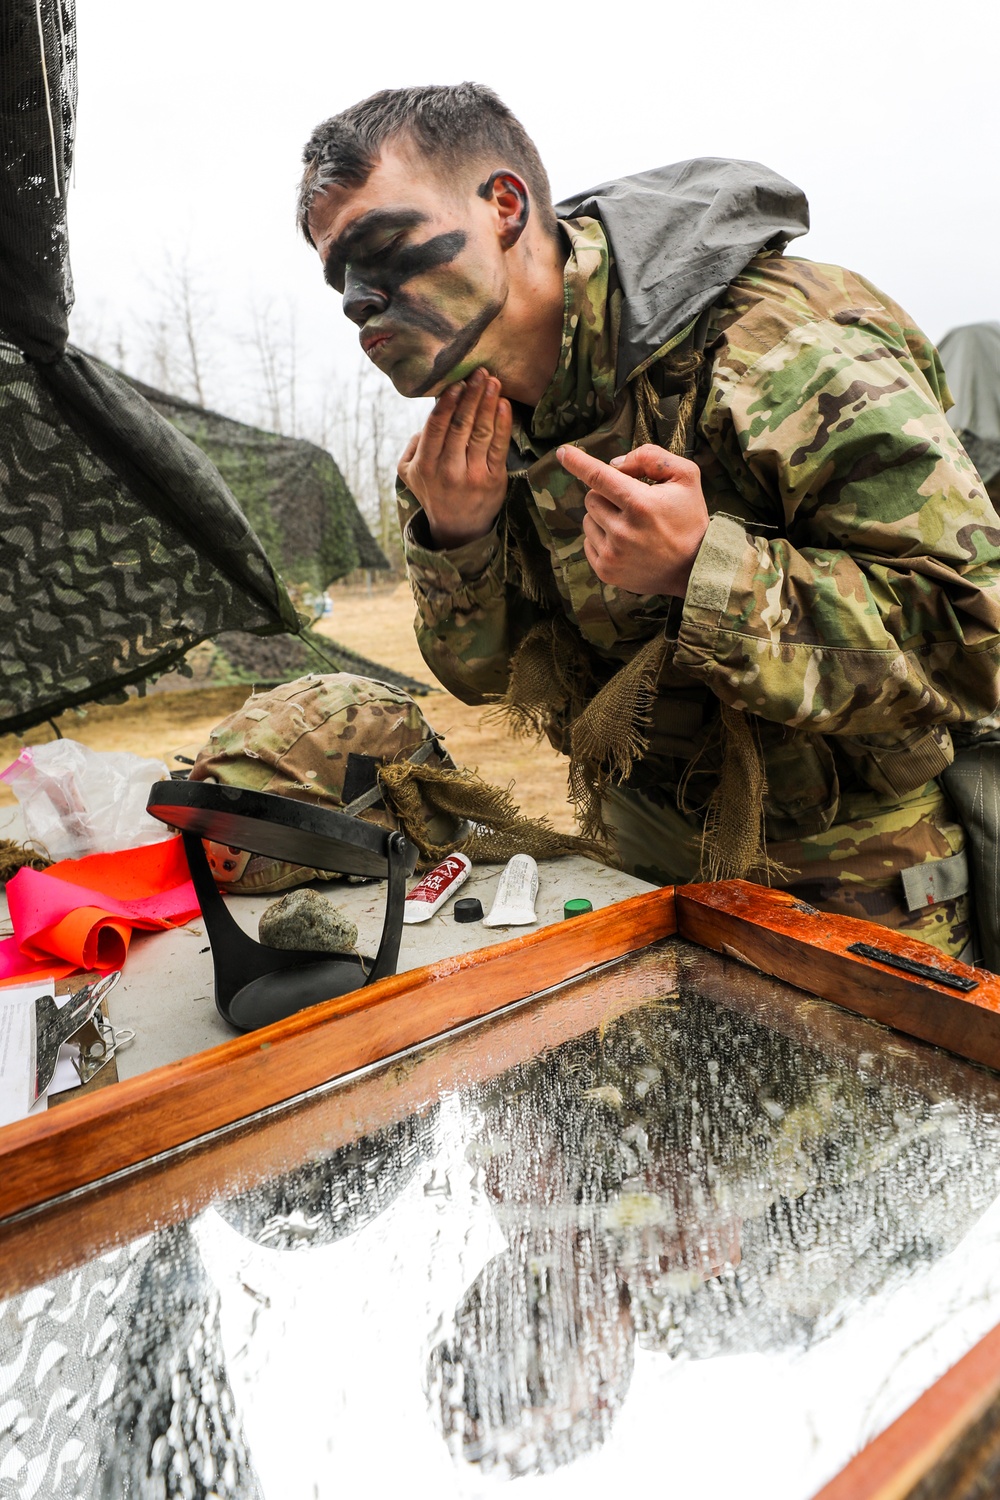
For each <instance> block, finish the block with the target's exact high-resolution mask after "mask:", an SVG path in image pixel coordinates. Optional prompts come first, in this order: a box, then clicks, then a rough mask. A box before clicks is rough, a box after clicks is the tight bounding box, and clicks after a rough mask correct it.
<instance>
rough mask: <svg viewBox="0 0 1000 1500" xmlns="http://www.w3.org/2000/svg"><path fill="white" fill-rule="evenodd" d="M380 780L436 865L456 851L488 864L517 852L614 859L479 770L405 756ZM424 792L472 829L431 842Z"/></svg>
mask: <svg viewBox="0 0 1000 1500" xmlns="http://www.w3.org/2000/svg"><path fill="white" fill-rule="evenodd" d="M378 780H379V786H380V787H381V789H382V795H383V797H384V798H385V801H386V804H387V806H388V807H389V808H390V809H391V810H392V812H394V813H395V815H396V817H397V819H398V820H399V824H400V827H401V828H402V830H403V832H404V833H405V834H406V836H407V838H409V839H411V840H412V841H413V843H414V844H416V846H417V848H418V849H419V850H420V853H421V856H422V859H423V860H424V861H426V862H428V863H431V864H436V863H437V861H438V860H441V859H444V858H445V857H446V856H447V855H449V854H453V853H455V851H456V850H461V852H462V853H463V854H467V855H468V856H469V858H470V859H471V860H473V861H476V860H484V861H486V862H488V863H494V862H496V863H499V862H501V861H504V860H508V859H510V858H512V856H513V855H515V854H530V855H532V856H533V857H534V858H535V859H555V858H557V857H558V856H559V855H562V854H582V855H584V856H586V858H588V859H598V860H606V859H607V858H608V851H607V849H606V848H605V847H603V846H601V845H599V844H597V843H595V842H594V841H593V840H590V839H586V838H577V837H576V836H575V835H574V834H570V833H559V832H558V831H557V830H556V829H555V828H552V827H550V825H549V823H548V822H547V820H546V819H545V818H525V817H524V816H522V814H521V810H520V808H518V807H517V806H516V805H515V803H514V801H513V799H512V798H511V795H510V792H509V791H508V790H506V789H504V788H503V787H497V786H491V785H490V784H489V782H487V781H483V780H482V778H481V777H480V776H477V775H476V773H475V772H474V771H470V770H466V769H464V768H460V769H458V770H448V769H446V768H445V767H441V766H431V765H427V764H424V765H414V763H413V762H412V761H409V760H403V761H394V762H392V763H390V764H389V765H386V766H382V767H381V768H380V769H379V773H378ZM421 795H422V796H423V801H424V803H428V804H430V806H431V807H433V808H435V809H436V810H437V811H438V812H442V813H446V814H448V815H449V816H451V817H453V818H459V819H463V820H466V821H468V822H469V823H470V824H471V825H472V831H471V832H470V833H468V834H466V835H465V836H464V837H460V838H458V839H456V840H455V841H454V842H453V843H450V844H432V843H430V842H429V841H428V837H427V819H426V815H425V812H424V811H423V808H422V806H421Z"/></svg>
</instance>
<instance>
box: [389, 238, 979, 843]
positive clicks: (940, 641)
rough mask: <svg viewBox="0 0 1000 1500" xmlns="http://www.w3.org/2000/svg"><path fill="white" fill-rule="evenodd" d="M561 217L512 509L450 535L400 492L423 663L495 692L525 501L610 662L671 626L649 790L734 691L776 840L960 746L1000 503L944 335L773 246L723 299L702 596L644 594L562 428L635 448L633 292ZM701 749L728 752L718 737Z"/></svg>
mask: <svg viewBox="0 0 1000 1500" xmlns="http://www.w3.org/2000/svg"><path fill="white" fill-rule="evenodd" d="M562 228H563V230H564V232H565V234H566V236H567V238H568V241H569V244H570V247H571V249H570V254H569V257H568V260H567V264H566V282H565V287H566V314H565V327H564V336H563V347H562V355H561V358H560V363H559V366H558V368H557V370H556V373H555V376H554V378H553V381H552V384H551V386H550V388H549V390H548V391H547V392H546V394H545V396H544V397H543V398H542V400H541V402H540V403H539V405H538V406H537V407H536V408H535V411H534V413H533V414H524V417H525V420H524V422H523V425H521V426H519V427H516V429H515V446H516V448H517V451H518V454H519V459H518V462H519V464H520V470H519V471H518V472H515V473H513V474H512V478H511V483H510V485H509V487H508V496H507V501H506V504H505V508H504V512H502V513H501V517H500V524H499V526H498V528H497V529H496V530H494V531H493V532H492V533H491V534H490V535H489V536H487V537H484V538H482V539H481V540H477V541H474V542H470V543H468V544H467V545H465V546H462V547H458V548H455V549H453V550H450V551H435V550H433V548H432V547H431V546H430V542H429V537H428V535H427V533H426V527H425V523H424V522H423V517H422V513H421V512H420V509H419V506H418V504H417V502H416V501H415V499H414V498H413V496H412V495H410V494H409V493H408V492H407V491H405V490H403V491H401V495H400V507H401V521H402V526H403V537H404V545H405V550H406V556H407V562H408V566H409V572H410V580H411V584H412V588H413V592H414V596H415V599H416V604H417V609H418V620H417V635H418V639H419V643H420V648H421V650H422V652H423V655H424V658H425V660H426V661H427V663H428V665H429V666H430V668H431V670H432V671H433V672H434V674H435V676H436V677H437V678H438V679H439V680H440V681H441V682H442V683H443V684H444V685H445V686H446V687H447V688H448V689H449V690H450V691H451V692H453V693H454V694H455V695H456V696H457V697H459V698H461V699H463V700H464V701H466V702H470V703H477V702H485V701H487V700H488V699H489V697H490V695H492V694H498V693H502V692H503V690H504V688H505V685H506V681H507V671H508V663H509V661H510V658H511V655H512V653H513V652H514V651H515V649H516V647H517V645H518V643H519V641H520V640H521V639H523V636H524V634H525V632H526V631H527V629H528V628H530V626H531V624H532V623H533V622H534V621H535V620H536V619H537V618H538V613H539V610H538V607H537V606H536V605H534V604H532V603H531V602H529V600H528V599H527V598H526V597H525V596H524V593H523V591H521V590H520V589H519V588H518V585H517V581H516V578H515V577H513V576H512V575H511V571H510V567H509V561H508V555H507V549H506V548H505V545H504V536H505V530H504V528H505V523H506V520H507V518H508V516H513V515H514V514H521V515H526V517H527V518H528V520H529V521H530V528H529V529H531V530H532V535H533V536H537V539H538V545H539V546H540V548H541V549H544V550H543V552H542V553H541V555H542V556H543V558H544V559H545V562H546V564H547V567H548V568H549V569H550V571H551V577H552V579H553V581H554V583H555V586H556V589H557V591H558V607H559V608H561V610H562V611H563V613H564V614H565V616H566V617H567V618H568V620H569V621H570V622H571V623H572V624H573V626H574V627H575V629H576V630H577V631H578V632H579V633H580V635H581V636H582V638H583V639H584V640H585V641H586V643H587V644H588V646H589V647H590V650H591V653H592V655H593V657H594V659H595V660H597V661H599V662H603V663H604V664H605V666H606V670H607V674H608V676H610V675H611V673H612V672H614V671H615V670H616V669H617V667H618V666H620V665H621V663H622V662H623V661H625V660H627V659H628V658H629V656H630V655H631V654H633V653H634V651H635V650H636V649H637V648H638V646H639V645H641V644H642V643H643V642H644V641H646V640H648V639H649V638H650V636H651V635H652V634H653V633H654V632H657V631H660V630H664V631H665V634H666V637H667V639H668V641H669V652H668V657H667V661H666V665H665V667H664V669H663V671H662V673H661V676H660V680H659V686H658V698H657V703H656V706H655V711H654V719H653V726H652V735H651V741H650V746H649V751H648V753H647V755H646V756H645V758H644V760H643V762H642V763H641V765H640V766H639V768H638V772H637V774H636V777H635V778H634V784H635V785H636V786H637V787H639V788H640V789H642V790H643V791H647V790H655V793H656V794H657V795H659V796H663V795H664V794H665V793H666V794H667V795H668V796H669V797H670V798H673V797H674V795H675V789H676V786H677V784H678V781H679V780H680V777H681V775H682V773H683V770H684V767H685V766H686V765H687V764H688V762H689V761H690V760H691V759H692V757H693V756H695V755H698V754H700V753H701V752H702V751H703V750H704V748H705V746H706V742H707V741H709V740H710V733H709V730H710V726H711V723H712V721H713V719H714V718H715V717H716V715H717V709H718V702H719V700H721V701H722V702H724V703H727V704H729V705H732V706H734V707H736V708H740V709H744V710H747V711H749V713H750V714H752V715H753V716H754V724H755V727H756V728H757V729H758V731H759V737H760V741H761V745H762V749H763V752H764V760H765V769H766V772H767V778H768V787H769V792H768V801H767V804H766V811H767V815H768V816H767V834H768V839H769V840H772V839H773V840H779V841H780V840H782V839H790V838H796V837H802V836H807V835H809V834H812V833H817V832H820V831H823V830H825V829H827V828H829V827H830V826H831V824H833V823H834V822H835V821H836V820H837V817H838V806H839V802H840V798H841V794H842V793H843V792H844V791H847V790H854V791H864V790H865V789H873V790H874V791H875V792H876V793H881V794H883V795H886V796H888V797H894V796H898V795H900V794H905V793H906V792H908V791H910V790H912V789H913V788H916V787H922V786H924V785H925V784H926V783H928V782H929V781H930V780H931V779H932V778H933V777H935V776H937V775H938V774H939V773H940V771H941V770H942V769H943V768H944V767H945V766H946V765H947V764H948V761H949V759H950V757H951V746H950V735H949V733H948V729H947V726H948V725H950V724H957V723H962V722H966V721H971V720H975V719H978V718H979V717H980V716H982V715H984V714H986V713H989V712H991V711H992V710H993V709H994V708H995V706H996V704H997V701H998V698H1000V675H998V674H1000V636H998V631H1000V588H998V575H1000V522H998V519H997V516H996V514H995V512H994V510H993V508H992V506H991V504H990V503H989V500H988V498H987V497H986V495H985V493H984V489H983V485H982V483H981V481H980V479H979V476H978V474H977V473H976V471H975V469H974V468H973V466H972V464H971V463H970V461H969V459H968V457H967V456H966V454H965V452H964V450H963V449H962V447H961V445H960V444H959V442H958V440H957V438H956V437H955V436H954V434H953V433H952V431H951V429H950V428H949V426H948V423H947V421H946V420H945V416H944V410H945V409H946V407H947V406H948V405H950V400H949V397H948V393H947V389H946V387H945V384H944V376H943V372H942V369H941V366H940V362H939V360H938V358H937V355H936V352H935V350H934V349H933V347H932V346H931V345H930V344H929V342H928V341H927V339H926V338H925V337H924V336H923V334H921V333H920V331H919V330H918V329H916V328H915V327H914V326H913V325H912V323H911V322H910V320H909V319H908V318H907V316H906V314H905V313H904V312H903V311H902V310H901V309H900V308H899V307H898V306H896V305H895V304H894V303H893V302H891V301H890V300H889V299H888V298H887V297H885V296H884V295H883V294H882V293H880V292H878V291H877V290H876V289H875V288H874V287H872V286H871V285H870V284H869V283H868V282H866V281H864V280H863V279H862V278H861V277H859V276H856V275H854V274H852V273H851V272H849V271H846V270H843V269H841V268H839V267H835V266H823V265H817V264H813V263H810V262H808V261H805V260H801V259H793V258H790V257H784V256H781V255H780V254H775V253H763V254H759V255H757V256H755V257H754V258H753V259H752V260H751V261H750V263H749V264H748V265H747V267H746V269H745V270H744V271H743V273H742V274H740V275H739V276H738V277H737V278H736V279H735V280H734V281H733V282H732V283H731V284H730V285H729V287H728V288H727V290H726V291H725V293H724V294H723V296H722V297H721V299H720V300H718V301H717V303H716V304H715V306H714V307H713V308H712V310H711V315H710V324H709V331H708V338H707V344H706V354H707V358H706V365H705V369H706V378H705V379H704V380H703V382H702V385H701V389H700V393H699V398H698V415H697V419H696V430H695V437H694V444H693V447H691V446H690V445H689V452H690V453H691V456H692V457H693V458H694V460H695V461H696V462H697V463H698V465H699V467H700V468H701V471H702V482H703V488H704V492H705V495H706V499H707V502H708V508H709V511H710V513H711V521H710V524H709V528H708V531H707V533H706V535H705V538H704V541H703V543H702V546H701V549H700V551H699V553H698V556H697V558H696V561H695V565H694V569H693V572H692V575H691V580H690V584H689V587H688V591H687V596H686V598H685V599H684V600H683V601H681V600H677V599H669V598H664V597H647V596H638V595H635V594H631V593H629V592H627V591H626V590H624V589H620V588H615V587H613V586H611V585H608V584H604V583H602V582H601V581H600V579H599V578H597V576H596V575H595V574H594V572H593V570H592V569H591V567H590V565H589V563H588V562H587V559H586V556H585V554H584V550H583V531H582V521H583V516H584V504H583V501H584V489H583V486H582V485H580V484H579V482H578V481H576V480H575V479H573V478H572V477H571V476H570V475H568V474H567V473H566V472H565V471H564V470H563V469H562V468H561V467H560V466H559V465H558V463H557V462H556V459H555V456H554V449H555V447H556V446H557V444H558V443H559V442H565V441H572V442H575V443H577V444H578V446H579V447H581V448H582V449H584V450H585V451H587V452H590V453H592V454H594V455H595V456H597V457H598V458H601V459H603V460H609V459H611V458H612V457H614V456H615V455H617V454H621V453H625V452H627V451H629V450H630V449H631V448H632V447H634V446H635V440H634V429H635V420H636V404H635V381H636V378H637V377H638V376H639V375H640V374H642V373H643V369H642V367H641V368H640V369H638V370H635V371H632V372H631V373H630V375H629V377H628V379H627V380H626V381H625V382H623V383H621V384H620V386H619V388H618V389H617V392H616V378H615V350H616V348H617V347H618V345H617V337H616V329H617V323H618V319H619V316H620V309H621V293H620V291H619V290H618V288H617V285H616V275H615V269H614V265H613V263H612V261H611V257H610V255H609V251H608V245H607V240H606V237H605V235H604V232H603V229H602V226H601V225H600V223H599V222H598V221H596V220H593V219H586V218H582V219H577V220H575V221H568V222H567V221H563V222H562ZM690 332H691V330H690V328H689V329H687V330H685V333H686V334H687V335H690ZM672 345H673V346H674V347H676V346H678V345H681V346H683V337H682V338H681V339H676V340H673V341H672ZM670 358H671V348H670V347H665V348H664V349H662V350H661V351H660V353H659V354H658V355H657V356H655V357H654V360H653V361H652V362H648V363H647V366H646V373H647V374H648V375H649V376H650V377H652V380H653V384H654V386H655V385H656V384H657V377H658V375H659V374H660V373H666V376H667V378H666V379H665V380H662V381H661V382H660V384H661V386H662V388H663V389H664V390H666V391H669V389H670V379H669V369H670ZM668 406H669V396H668V397H665V398H664V408H665V413H666V408H667V407H668ZM668 415H669V414H668V413H666V414H665V418H664V432H663V439H664V440H665V439H666V438H667V437H668V436H669V432H668V429H669V426H670V424H669V421H668V420H667V417H668ZM702 763H703V764H704V765H706V766H707V767H708V772H707V774H709V775H711V774H712V773H711V756H710V755H709V756H707V757H706V756H702ZM703 779H704V778H703ZM708 790H710V788H706V787H702V789H701V791H702V794H703V795H704V794H706V793H707V791H708ZM940 852H942V853H947V852H948V850H947V849H942V850H941V851H940Z"/></svg>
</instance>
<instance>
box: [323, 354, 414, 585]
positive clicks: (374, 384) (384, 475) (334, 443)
mask: <svg viewBox="0 0 1000 1500" xmlns="http://www.w3.org/2000/svg"><path fill="white" fill-rule="evenodd" d="M421 420H422V413H421V412H420V411H419V410H417V411H415V410H414V407H413V405H412V403H410V402H405V403H404V401H403V398H402V397H400V396H397V395H396V393H395V391H394V390H393V389H392V387H391V386H390V385H389V384H388V383H387V382H386V381H385V380H384V379H383V378H382V377H381V376H379V375H378V374H377V373H376V372H375V370H373V369H371V368H369V367H368V366H365V365H362V366H359V367H358V368H357V369H356V370H355V371H354V372H353V373H352V375H351V376H350V377H349V378H348V379H346V380H344V379H343V378H342V379H341V380H340V381H339V382H336V383H335V382H331V383H330V385H329V386H327V387H326V389H325V391H324V398H323V402H322V405H321V407H320V411H319V414H318V419H317V421H316V422H315V423H314V424H313V425H312V430H311V431H310V433H309V436H311V437H312V438H313V440H314V441H316V442H318V443H319V444H320V446H321V447H324V448H327V449H329V451H330V452H331V453H332V454H333V456H334V458H335V459H336V460H337V463H338V464H339V466H340V469H341V472H342V473H343V475H344V478H345V479H346V481H347V484H348V487H349V488H350V490H351V492H352V494H353V495H354V498H355V499H356V500H357V502H358V506H359V507H360V509H361V513H362V514H363V516H364V517H365V520H366V521H367V522H368V524H369V526H370V527H371V529H372V531H373V532H374V534H375V536H376V537H377V538H378V540H379V544H380V546H381V547H382V550H383V552H385V553H386V554H387V555H388V556H390V557H391V556H393V555H394V554H395V555H397V556H398V553H399V534H398V530H397V526H396V464H397V462H398V460H399V455H400V453H401V452H402V451H403V448H404V447H405V445H406V440H407V438H408V437H409V435H410V432H411V431H412V430H413V428H414V427H415V426H418V425H419V423H420V421H421Z"/></svg>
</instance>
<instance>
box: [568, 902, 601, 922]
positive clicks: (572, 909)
mask: <svg viewBox="0 0 1000 1500" xmlns="http://www.w3.org/2000/svg"><path fill="white" fill-rule="evenodd" d="M593 910H594V908H593V906H592V905H591V904H590V902H589V901H588V900H587V898H586V896H574V897H573V899H572V900H571V901H567V902H566V903H565V904H564V906H563V921H564V922H565V921H566V920H567V919H568V918H569V917H582V916H583V915H584V913H585V912H588V911H593Z"/></svg>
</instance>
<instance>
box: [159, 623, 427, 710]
mask: <svg viewBox="0 0 1000 1500" xmlns="http://www.w3.org/2000/svg"><path fill="white" fill-rule="evenodd" d="M184 670H185V673H188V672H189V673H190V674H191V675H190V676H186V675H185V676H183V677H182V676H181V675H180V673H176V672H170V673H168V674H166V675H165V676H163V677H161V678H160V679H159V681H158V682H157V684H156V686H157V689H158V690H159V689H162V690H163V691H165V692H177V691H179V690H180V691H183V690H184V689H186V688H203V687H236V686H238V685H239V684H241V683H246V684H247V686H250V687H256V688H262V687H276V686H277V685H278V684H279V683H282V682H291V680H292V679H293V678H294V677H304V676H305V675H306V674H307V673H309V672H321V673H326V672H330V671H337V672H353V673H354V675H355V676H356V677H374V678H376V679H377V680H378V681H379V682H388V683H389V684H390V685H391V686H392V687H395V688H400V689H401V690H402V691H403V692H404V693H410V694H411V695H413V696H415V697H418V698H419V697H423V696H425V695H426V694H427V693H430V692H432V691H433V689H432V688H431V687H429V686H428V684H427V683H426V682H418V681H417V679H416V678H415V677H409V676H408V675H407V674H406V673H405V672H398V671H396V669H395V668H394V667H384V666H382V665H381V663H380V662H377V661H371V660H370V658H369V657H367V656H359V655H358V653H357V652H356V651H349V650H348V649H347V647H346V646H342V645H341V644H340V642H339V641H333V640H330V638H329V636H325V635H318V634H317V633H316V632H315V631H313V630H309V629H306V630H303V631H302V633H301V635H299V636H291V635H272V636H268V637H266V638H264V639H262V638H261V637H260V636H259V635H251V634H250V632H249V631H245V630H242V631H239V630H227V631H224V632H223V633H222V634H221V635H217V636H215V637H214V638H213V639H212V640H210V641H202V643H201V645H200V646H195V647H194V649H193V650H191V651H189V652H188V654H187V657H186V658H185V663H184Z"/></svg>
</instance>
